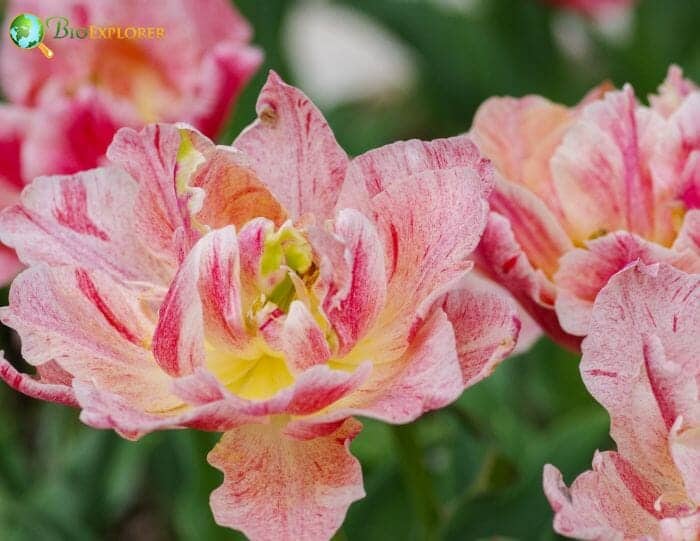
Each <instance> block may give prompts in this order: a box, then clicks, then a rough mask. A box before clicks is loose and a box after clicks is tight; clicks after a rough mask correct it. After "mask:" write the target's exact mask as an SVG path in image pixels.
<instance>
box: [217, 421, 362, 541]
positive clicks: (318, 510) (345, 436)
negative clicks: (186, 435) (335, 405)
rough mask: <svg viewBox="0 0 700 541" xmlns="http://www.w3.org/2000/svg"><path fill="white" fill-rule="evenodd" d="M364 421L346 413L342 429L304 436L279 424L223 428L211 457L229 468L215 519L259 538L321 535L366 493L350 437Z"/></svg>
mask: <svg viewBox="0 0 700 541" xmlns="http://www.w3.org/2000/svg"><path fill="white" fill-rule="evenodd" d="M360 429H361V425H360V423H358V422H357V421H355V420H353V419H348V420H347V421H346V422H345V423H344V424H343V425H342V426H341V427H340V428H338V430H337V431H336V432H334V433H333V434H331V435H328V436H325V437H319V438H315V439H312V440H307V441H300V440H294V439H292V438H289V437H286V436H284V435H282V434H281V433H280V431H279V428H277V427H276V426H274V425H270V426H262V425H249V426H245V427H241V428H238V429H235V430H232V431H230V432H227V433H226V434H224V436H223V438H222V439H221V441H220V442H219V443H218V445H217V446H216V447H215V448H214V450H213V451H212V452H211V453H210V454H209V457H208V459H209V462H210V464H211V465H212V466H214V467H215V468H217V469H219V470H221V471H222V472H223V473H224V483H223V484H222V485H221V486H220V487H219V488H218V489H216V490H215V491H214V492H213V493H212V496H211V507H212V511H213V512H214V517H215V519H216V522H217V523H218V524H220V525H222V526H228V527H231V528H236V529H239V530H241V531H243V532H244V533H245V534H246V535H247V536H248V537H249V538H250V539H251V540H253V541H294V540H297V539H304V540H308V541H314V540H318V541H322V540H325V539H329V538H330V537H331V536H332V535H333V533H334V532H335V531H336V530H337V529H338V528H339V527H340V525H341V524H342V522H343V519H344V517H345V513H346V511H347V508H348V506H349V505H350V504H351V503H352V502H353V501H355V500H358V499H359V498H362V497H363V496H364V490H363V488H362V471H361V468H360V464H359V463H358V462H357V460H356V459H355V458H354V457H353V456H352V455H351V454H350V452H349V445H350V441H351V440H352V439H353V438H354V437H355V436H356V435H357V433H358V432H359V431H360Z"/></svg>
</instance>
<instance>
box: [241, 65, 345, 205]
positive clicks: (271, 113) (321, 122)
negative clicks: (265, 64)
mask: <svg viewBox="0 0 700 541" xmlns="http://www.w3.org/2000/svg"><path fill="white" fill-rule="evenodd" d="M256 110H257V112H258V120H256V121H255V122H254V123H253V124H252V125H250V126H249V127H248V128H247V129H246V130H245V131H244V132H243V133H242V134H241V135H239V136H238V138H237V139H236V140H235V141H234V143H233V146H234V147H236V148H237V149H239V150H242V151H243V152H244V154H246V156H248V157H249V159H250V164H251V166H252V168H253V170H254V171H255V173H256V174H257V176H258V178H260V180H262V181H263V183H265V185H266V186H267V187H268V188H269V189H270V191H271V192H272V193H273V194H274V195H275V197H276V198H277V199H278V200H279V201H280V202H281V203H282V206H283V207H284V208H285V209H287V211H288V212H289V214H290V216H291V217H292V218H293V219H296V218H299V217H300V216H302V215H304V214H306V213H313V214H315V215H316V216H317V217H318V218H319V219H326V218H330V217H331V216H332V212H333V207H334V206H335V203H336V201H337V199H338V193H339V191H340V187H341V184H342V182H343V178H344V177H345V170H346V168H347V164H348V158H347V156H346V154H345V152H344V151H343V150H342V149H341V148H340V146H338V143H337V142H336V140H335V137H334V135H333V132H332V131H331V129H330V128H329V126H328V123H327V122H326V120H325V119H324V118H323V115H322V114H321V112H320V111H319V110H318V109H317V108H316V106H314V105H313V103H311V102H310V101H309V99H308V98H307V97H306V96H305V95H304V94H303V93H302V92H301V91H300V90H298V89H296V88H294V87H292V86H289V85H287V84H285V83H284V82H283V81H282V80H281V79H280V77H279V76H278V75H277V74H276V73H274V72H270V75H269V77H268V79H267V83H265V86H264V87H263V89H262V91H261V93H260V97H259V98H258V103H257V107H256Z"/></svg>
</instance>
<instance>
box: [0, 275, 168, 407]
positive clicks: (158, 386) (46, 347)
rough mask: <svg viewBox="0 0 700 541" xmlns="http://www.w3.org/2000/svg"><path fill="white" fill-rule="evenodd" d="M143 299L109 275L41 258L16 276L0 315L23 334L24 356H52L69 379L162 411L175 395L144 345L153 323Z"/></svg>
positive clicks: (41, 359) (46, 359)
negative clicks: (44, 261)
mask: <svg viewBox="0 0 700 541" xmlns="http://www.w3.org/2000/svg"><path fill="white" fill-rule="evenodd" d="M141 301H142V296H141V292H140V291H139V290H137V289H127V288H126V287H125V286H123V285H121V284H120V283H118V282H116V281H114V280H113V279H112V278H110V277H109V276H108V275H107V274H104V273H101V272H97V271H95V272H88V271H86V270H84V269H79V268H72V267H66V266H63V267H55V268H48V267H46V266H44V265H39V266H35V267H32V268H30V269H28V270H26V271H24V272H23V273H22V274H21V275H20V276H18V277H17V278H16V279H15V281H14V282H13V284H12V288H11V290H10V305H9V307H6V308H3V309H2V314H1V315H2V321H3V322H4V323H5V324H7V325H9V326H11V327H12V328H14V329H15V330H17V332H18V333H19V335H20V337H21V338H22V354H23V356H24V358H25V359H26V360H27V361H28V362H29V363H31V364H33V365H37V366H38V365H42V364H45V363H50V364H51V365H52V366H53V368H54V369H53V372H54V373H56V368H57V367H56V366H55V365H58V367H60V369H61V371H63V372H64V373H67V374H69V375H70V376H72V377H73V378H74V379H75V380H82V381H89V382H92V384H94V385H95V386H97V387H99V388H100V389H108V390H109V391H110V392H112V393H116V394H118V395H119V396H120V397H122V399H123V400H125V401H126V402H128V403H130V404H132V406H133V407H136V408H139V409H141V410H144V411H151V412H158V411H167V410H169V409H171V408H172V407H175V406H177V405H179V404H180V403H181V400H179V399H177V397H174V395H172V393H171V392H170V391H169V386H170V378H168V377H167V376H166V375H165V374H164V373H163V372H162V371H161V370H160V369H159V368H158V365H157V364H156V363H155V361H154V359H153V357H152V355H151V353H150V351H149V349H148V342H149V340H150V336H151V333H152V331H153V322H152V321H151V320H150V318H149V316H148V314H146V313H144V312H143V310H142V305H141ZM51 361H55V363H51ZM40 373H41V371H40ZM45 375H46V377H49V378H50V380H54V379H55V378H54V377H52V376H49V375H48V374H45ZM60 379H64V378H58V380H57V381H60Z"/></svg>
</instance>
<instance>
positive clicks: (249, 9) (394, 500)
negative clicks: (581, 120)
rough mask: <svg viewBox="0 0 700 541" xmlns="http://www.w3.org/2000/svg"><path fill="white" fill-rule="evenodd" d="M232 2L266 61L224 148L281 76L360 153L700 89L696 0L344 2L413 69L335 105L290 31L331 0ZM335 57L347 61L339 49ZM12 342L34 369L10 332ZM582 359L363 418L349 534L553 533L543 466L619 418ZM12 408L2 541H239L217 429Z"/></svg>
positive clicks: (511, 370)
mask: <svg viewBox="0 0 700 541" xmlns="http://www.w3.org/2000/svg"><path fill="white" fill-rule="evenodd" d="M236 4H237V6H238V8H239V9H240V10H241V11H242V12H243V14H244V15H245V16H246V17H247V18H248V20H249V21H250V22H251V24H252V25H253V27H254V29H255V42H256V43H257V44H259V45H260V46H261V47H262V48H263V49H264V50H265V53H266V63H265V65H264V67H263V69H261V71H260V72H259V74H258V75H257V76H256V77H255V79H254V80H253V82H252V83H251V84H250V86H249V87H248V88H247V90H246V91H245V93H244V94H243V96H242V97H241V99H240V101H239V103H238V106H237V108H236V110H235V112H234V114H233V115H232V118H231V119H230V121H229V123H228V125H227V128H226V130H225V133H224V134H223V135H222V137H221V142H225V143H229V142H231V140H232V139H233V138H234V137H235V135H236V134H237V133H238V132H239V131H240V130H241V128H242V127H244V126H245V125H246V124H248V123H249V122H250V121H251V120H252V119H253V118H254V104H255V98H256V96H257V94H258V92H259V90H260V88H261V86H262V84H263V82H264V79H265V76H266V73H267V69H269V68H273V69H275V70H277V71H278V72H279V73H280V74H281V75H282V76H283V77H284V78H285V79H286V80H287V81H289V82H291V83H293V84H297V85H299V86H301V87H302V88H303V89H304V90H306V91H307V92H308V93H309V94H310V96H311V97H312V98H314V99H316V98H319V99H320V102H321V103H322V108H323V109H324V113H325V114H326V115H327V118H328V120H329V122H330V124H331V126H332V128H333V129H334V131H335V133H336V135H337V137H338V139H339V141H340V143H341V144H342V145H343V146H344V147H345V148H346V149H347V150H348V152H349V153H350V154H353V155H355V154H358V153H360V152H362V151H364V150H367V149H369V148H372V147H375V146H378V145H381V144H384V143H387V142H390V141H393V140H396V139H406V138H410V137H420V138H433V137H437V136H447V135H452V134H456V133H459V132H462V131H465V130H467V129H468V128H469V125H470V122H471V118H472V116H473V114H474V111H475V110H476V107H477V106H478V105H479V103H481V102H482V101H483V100H484V99H486V98H488V97H489V96H492V95H500V94H510V95H522V94H526V93H538V94H543V95H546V96H547V97H550V98H552V99H554V100H558V101H562V102H564V103H569V104H572V103H575V102H576V101H577V100H578V99H579V98H580V97H581V96H582V95H583V94H584V93H585V92H586V91H587V90H588V89H589V88H590V87H592V86H594V85H596V84H598V83H599V82H601V81H602V80H603V79H610V80H612V81H613V82H614V83H615V84H617V85H620V84H622V83H624V82H627V81H629V82H631V83H633V84H634V86H635V88H636V89H637V91H638V95H639V96H645V95H646V94H647V93H649V92H651V91H652V90H654V89H655V87H656V86H657V85H658V84H659V83H660V82H661V80H662V79H663V77H664V75H665V72H666V69H667V67H668V64H669V63H671V62H676V63H678V64H679V65H681V66H682V67H683V68H684V70H685V72H686V74H687V75H688V76H689V77H691V78H694V79H696V80H700V33H699V32H698V28H700V2H699V1H697V0H642V1H641V2H640V3H639V5H638V7H637V9H636V10H635V11H634V12H633V13H632V14H631V15H630V17H629V19H628V20H626V21H622V22H620V21H617V22H616V23H615V24H612V23H611V24H607V25H606V24H602V23H601V24H594V23H593V22H591V21H587V20H584V19H582V18H580V17H577V16H575V15H573V14H570V13H564V12H557V11H554V10H551V9H549V8H548V7H547V6H545V5H544V4H543V3H540V2H538V1H536V0H480V1H479V0H430V1H429V0H355V1H347V2H341V3H334V4H333V6H336V7H337V6H340V9H343V10H347V9H351V10H354V11H355V12H356V13H357V14H358V16H359V17H360V19H362V20H365V21H370V22H372V24H374V25H377V26H375V27H373V28H374V29H372V28H371V29H370V31H376V32H379V31H381V32H382V33H383V34H384V35H385V36H386V38H387V39H389V40H390V41H391V43H393V44H394V45H395V46H397V47H399V48H400V49H401V51H402V53H401V54H402V55H403V57H404V58H405V59H407V60H405V62H407V64H406V65H407V66H408V68H406V69H408V71H409V72H410V76H409V77H406V78H404V79H399V80H398V83H395V84H394V86H393V87H392V88H389V89H387V90H382V89H380V90H376V89H375V90H374V91H373V92H371V93H366V95H364V96H361V97H360V98H357V99H345V100H336V101H335V102H333V100H331V99H329V98H328V96H327V95H326V96H325V98H324V95H323V92H321V91H319V92H318V93H319V95H315V94H314V92H313V91H312V90H313V89H312V88H307V87H306V86H305V81H304V80H303V77H300V73H302V72H304V68H305V67H306V68H307V71H308V68H310V69H314V68H317V69H319V70H324V69H325V67H324V66H323V65H318V66H315V65H313V64H314V63H315V60H313V58H314V57H309V56H307V57H305V56H304V53H303V51H302V52H301V53H299V52H298V51H297V53H296V57H294V56H293V55H292V53H291V52H290V47H289V43H290V39H291V38H290V28H289V27H290V21H291V20H297V22H298V21H299V20H300V17H301V20H303V19H304V17H302V16H300V13H301V14H302V15H303V14H305V13H309V11H308V10H313V9H316V8H318V7H319V5H322V6H323V7H327V6H328V5H329V4H330V3H328V2H303V3H300V2H289V1H282V0H239V1H237V2H236ZM300 9H301V10H302V11H301V12H300V11H299V10H300ZM304 10H306V11H304ZM343 13H347V12H346V11H341V12H340V15H338V16H337V17H336V22H338V21H340V22H342V21H343V17H344V16H343V15H342V14H343ZM295 14H296V15H295ZM313 24H319V23H318V22H315V23H313ZM313 29H314V28H311V29H310V30H313ZM297 30H298V29H297ZM307 30H308V29H307ZM316 30H318V28H316ZM303 32H304V30H303V28H302V34H303ZM297 37H298V36H297ZM292 41H293V39H292ZM345 45H346V46H347V47H350V48H352V47H354V46H355V44H353V43H346V44H345ZM394 45H392V46H394ZM319 46H320V47H323V46H324V44H323V43H321V44H319ZM358 47H359V44H358ZM360 60H361V59H360ZM305 62H309V63H310V65H307V66H305V64H304V63H305ZM337 62H338V63H339V65H340V68H341V70H342V69H344V68H345V66H344V65H343V58H342V57H341V58H338V59H337ZM359 64H360V67H361V65H362V61H360V62H359ZM404 67H406V66H404ZM374 69H375V74H379V75H383V73H382V68H381V67H380V68H376V66H375V68H374ZM377 70H379V71H377ZM404 71H405V70H404ZM321 75H323V73H321ZM389 86H390V87H391V85H389ZM326 94H327V93H326ZM360 94H362V93H360ZM6 295H7V292H6V291H4V292H3V293H2V296H3V297H4V298H3V299H2V303H3V304H5V303H6ZM0 347H2V349H4V350H6V352H7V354H8V356H9V357H10V358H11V359H12V360H14V361H16V362H17V363H18V365H21V359H20V358H19V354H18V350H19V346H18V344H17V342H16V340H15V339H14V338H13V337H12V335H11V333H10V332H9V330H7V329H2V331H1V332H0ZM577 361H578V359H577V358H576V357H575V356H573V355H571V354H569V353H567V352H565V351H563V350H561V349H560V348H558V347H557V346H555V345H554V344H552V343H551V342H550V341H548V340H546V339H543V340H541V341H540V342H539V343H538V344H537V345H536V346H535V347H534V348H533V349H532V350H531V351H530V352H528V353H527V354H525V355H521V356H517V357H514V358H511V359H509V360H507V361H506V362H505V363H504V364H502V365H501V367H499V368H498V370H497V371H496V373H495V374H494V375H493V376H492V377H491V378H489V379H487V380H486V381H484V382H482V383H480V384H479V385H477V386H476V387H474V388H472V389H469V390H468V391H466V392H465V393H464V395H463V396H462V398H461V399H460V400H459V401H458V402H457V403H455V404H454V405H452V406H451V407H449V408H446V409H444V410H442V411H440V412H435V413H432V414H429V415H426V416H424V417H423V418H422V419H421V420H420V421H418V422H416V423H414V424H413V425H410V426H404V427H389V426H386V425H383V424H380V423H376V422H371V421H366V422H365V430H364V431H363V432H362V433H361V434H360V436H358V438H357V439H356V440H355V442H354V443H353V445H352V448H353V452H354V453H355V454H356V455H357V457H358V458H359V459H360V461H361V462H362V466H363V471H364V476H365V487H366V491H367V497H366V498H365V499H364V500H362V501H360V502H357V503H355V504H354V505H353V506H352V507H351V508H350V511H349V514H348V517H347V520H346V522H345V524H344V526H343V528H342V529H341V531H340V532H339V533H338V534H337V536H336V539H338V540H353V541H355V540H363V541H365V540H366V541H374V540H377V541H380V540H382V541H385V540H394V539H396V540H406V541H412V540H439V539H440V540H441V539H444V540H472V539H522V540H546V539H556V535H555V534H553V533H552V531H551V518H552V516H551V515H552V514H551V511H550V509H549V506H548V505H547V503H546V501H545V499H544V496H543V494H542V490H541V483H540V479H541V472H542V466H543V464H544V463H546V462H552V463H554V464H556V465H557V466H558V467H560V468H561V470H562V472H563V473H564V475H565V478H566V479H567V481H570V480H571V479H572V478H573V476H574V475H575V474H577V473H578V472H581V471H583V470H584V469H586V468H588V467H589V466H590V462H591V458H592V455H593V452H594V450H595V449H596V448H610V447H611V445H612V443H611V442H610V440H609V438H608V436H607V431H608V420H607V416H606V414H605V411H604V410H602V408H601V407H599V406H598V405H597V404H595V403H594V402H593V401H592V399H591V398H590V397H589V396H588V395H587V394H586V391H585V389H584V387H583V385H582V383H581V382H580V379H579V376H578V367H577ZM25 368H26V367H25ZM0 411H1V417H0V419H1V422H0V539H2V540H3V541H37V540H38V541H44V540H47V541H53V540H70V541H73V540H79V541H82V540H85V541H88V540H139V541H141V540H143V541H156V540H158V541H160V540H183V541H185V540H186V541H195V540H196V541H199V540H227V539H241V538H242V537H241V536H239V535H238V534H236V533H235V532H232V531H230V530H225V529H222V528H218V527H217V526H216V525H215V524H214V522H213V519H212V517H211V513H210V510H209V506H208V497H209V493H210V492H211V491H212V489H213V488H214V487H216V486H217V485H218V484H219V483H220V482H221V478H220V475H219V473H218V472H217V471H216V470H214V469H213V468H211V467H209V466H208V465H207V463H206V459H205V456H206V453H207V452H208V451H209V449H211V447H213V445H214V443H215V442H216V440H217V438H218V435H216V434H206V433H196V432H193V431H177V432H167V433H158V434H152V435H149V436H147V437H145V438H143V439H142V440H141V441H139V442H137V443H130V442H126V441H123V440H121V439H120V438H118V437H117V436H116V435H114V434H112V433H109V432H101V431H96V430H92V429H88V428H86V427H84V426H82V425H81V424H80V423H79V422H78V420H77V412H76V411H73V410H70V409H67V408H61V407H58V406H53V405H47V404H41V403H39V402H36V401H32V400H30V399H27V398H24V397H22V396H19V395H18V394H16V393H14V392H12V391H10V390H9V389H7V388H6V387H4V386H2V387H0Z"/></svg>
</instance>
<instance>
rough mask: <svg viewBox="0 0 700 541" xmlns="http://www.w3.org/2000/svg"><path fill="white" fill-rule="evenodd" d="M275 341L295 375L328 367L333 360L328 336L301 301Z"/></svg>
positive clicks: (280, 328) (291, 310)
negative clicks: (327, 363) (328, 362)
mask: <svg viewBox="0 0 700 541" xmlns="http://www.w3.org/2000/svg"><path fill="white" fill-rule="evenodd" d="M274 340H275V341H276V344H275V345H277V346H279V348H280V349H281V350H282V351H283V352H284V358H285V361H286V362H287V365H288V366H289V368H290V369H291V370H292V372H294V373H300V372H303V371H304V370H306V369H307V368H310V367H312V366H315V365H318V364H325V363H326V362H327V361H328V360H329V359H330V358H331V350H330V348H329V347H328V342H327V340H326V336H325V334H324V333H323V331H322V330H321V329H320V327H319V326H318V323H317V322H316V320H315V319H314V317H313V316H312V315H311V312H309V309H308V308H307V307H306V305H305V304H304V303H303V302H301V301H298V300H295V301H292V304H291V305H290V306H289V312H288V313H287V316H286V317H285V318H284V321H283V322H282V323H280V325H279V330H278V336H276V337H274ZM268 342H270V340H269V339H268Z"/></svg>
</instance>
